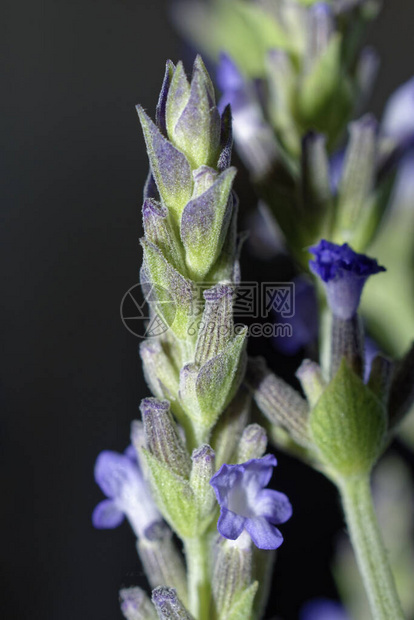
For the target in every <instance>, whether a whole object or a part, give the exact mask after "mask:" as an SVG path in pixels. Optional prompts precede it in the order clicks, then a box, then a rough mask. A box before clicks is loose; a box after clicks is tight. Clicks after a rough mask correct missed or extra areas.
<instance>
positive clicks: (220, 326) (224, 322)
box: [195, 284, 235, 366]
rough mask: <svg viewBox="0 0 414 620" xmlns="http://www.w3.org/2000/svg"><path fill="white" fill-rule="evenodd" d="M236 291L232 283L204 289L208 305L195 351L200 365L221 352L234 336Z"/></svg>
mask: <svg viewBox="0 0 414 620" xmlns="http://www.w3.org/2000/svg"><path fill="white" fill-rule="evenodd" d="M234 292H235V291H234V287H233V285H231V284H217V285H216V286H214V287H212V288H210V289H207V290H206V291H204V299H205V300H206V305H205V308H204V312H203V316H202V319H201V329H200V331H199V335H198V339H197V345H196V351H195V362H196V364H198V365H199V366H202V365H203V364H205V363H206V362H208V360H210V359H212V358H213V357H215V356H216V355H218V354H219V353H221V352H222V351H223V349H224V348H225V346H226V345H227V343H229V342H230V341H231V340H232V339H233V337H234V329H233V327H234V326H233V296H234Z"/></svg>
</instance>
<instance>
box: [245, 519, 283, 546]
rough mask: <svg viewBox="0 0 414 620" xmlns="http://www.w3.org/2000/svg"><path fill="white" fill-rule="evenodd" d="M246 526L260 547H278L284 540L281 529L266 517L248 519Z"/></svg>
mask: <svg viewBox="0 0 414 620" xmlns="http://www.w3.org/2000/svg"><path fill="white" fill-rule="evenodd" d="M245 528H246V530H247V532H248V533H249V535H250V537H251V539H252V541H253V542H254V544H255V545H256V547H258V548H259V549H277V548H278V547H280V545H281V544H282V542H283V536H282V534H281V533H280V532H279V530H278V529H277V528H276V527H275V526H274V525H271V524H270V523H269V522H268V521H266V519H265V518H264V517H253V518H252V519H246V523H245Z"/></svg>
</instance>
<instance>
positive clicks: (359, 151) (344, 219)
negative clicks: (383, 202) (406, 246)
mask: <svg viewBox="0 0 414 620" xmlns="http://www.w3.org/2000/svg"><path fill="white" fill-rule="evenodd" d="M376 133H377V123H376V121H375V119H374V118H373V117H372V116H371V115H366V116H364V117H363V118H361V119H360V120H358V121H354V122H353V123H351V124H350V142H349V146H348V148H347V150H346V156H345V164H344V172H343V175H342V180H341V183H340V186H339V191H338V202H337V222H336V225H335V227H336V230H337V234H340V238H341V240H343V241H352V236H353V231H354V230H355V229H357V228H358V227H359V225H360V222H361V215H362V214H363V212H364V210H365V209H366V206H367V203H368V202H369V201H370V194H371V191H372V189H373V185H374V175H375V167H376V154H377V137H376Z"/></svg>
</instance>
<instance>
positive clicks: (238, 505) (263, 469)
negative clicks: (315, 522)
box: [210, 454, 292, 549]
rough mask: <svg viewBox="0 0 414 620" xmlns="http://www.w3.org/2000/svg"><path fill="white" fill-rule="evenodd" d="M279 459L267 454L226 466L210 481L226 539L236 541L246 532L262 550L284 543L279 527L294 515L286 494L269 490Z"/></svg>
mask: <svg viewBox="0 0 414 620" xmlns="http://www.w3.org/2000/svg"><path fill="white" fill-rule="evenodd" d="M276 465H277V461H276V458H275V457H274V456H273V455H271V454H267V455H266V456H264V457H263V458H261V459H251V460H250V461H246V463H241V464H240V465H226V464H224V465H222V466H221V468H220V469H219V471H218V472H217V473H216V474H214V476H213V477H212V479H211V480H210V484H211V486H212V487H213V488H214V492H215V494H216V497H217V501H218V502H219V504H220V518H219V520H218V523H217V529H218V531H219V532H220V534H221V535H222V536H224V538H229V539H230V540H236V538H238V537H239V536H240V534H241V533H242V532H243V530H244V529H245V530H246V531H247V532H248V534H249V535H250V537H251V539H252V540H253V542H254V544H255V545H256V547H258V548H259V549H277V548H278V547H280V545H281V544H282V542H283V537H282V534H281V533H280V532H279V530H278V529H277V528H276V527H275V524H278V523H285V521H287V520H288V519H289V518H290V517H291V516H292V506H291V505H290V502H289V500H288V498H287V497H286V495H284V494H283V493H279V492H278V491H273V490H271V489H265V488H264V487H265V486H266V485H267V484H268V483H269V480H270V478H271V476H272V468H273V467H275V466H276Z"/></svg>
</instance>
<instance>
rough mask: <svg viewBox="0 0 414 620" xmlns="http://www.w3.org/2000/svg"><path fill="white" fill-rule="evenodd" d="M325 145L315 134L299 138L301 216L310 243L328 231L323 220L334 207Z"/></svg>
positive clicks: (310, 133)
mask: <svg viewBox="0 0 414 620" xmlns="http://www.w3.org/2000/svg"><path fill="white" fill-rule="evenodd" d="M325 142H326V140H325V136H323V135H321V134H317V133H314V132H309V133H308V134H306V136H305V137H304V138H303V139H302V162H301V167H302V175H301V184H302V187H301V194H302V205H301V206H302V213H301V217H302V218H303V220H304V223H305V225H304V227H305V228H306V230H307V231H309V238H310V239H311V240H312V241H314V240H315V239H319V238H320V237H321V235H323V233H324V232H330V231H328V230H325V229H327V228H329V225H330V224H331V222H327V221H326V217H327V215H328V214H329V213H330V212H331V210H332V208H333V200H332V193H331V185H330V178H329V160H328V154H327V151H326V144H325ZM327 224H328V225H327Z"/></svg>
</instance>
